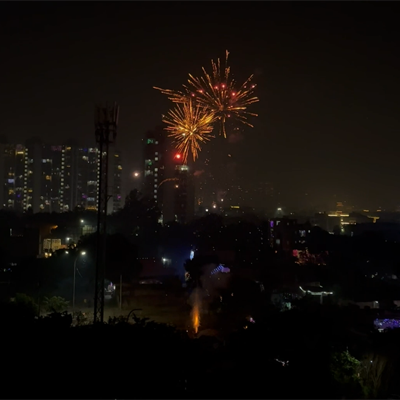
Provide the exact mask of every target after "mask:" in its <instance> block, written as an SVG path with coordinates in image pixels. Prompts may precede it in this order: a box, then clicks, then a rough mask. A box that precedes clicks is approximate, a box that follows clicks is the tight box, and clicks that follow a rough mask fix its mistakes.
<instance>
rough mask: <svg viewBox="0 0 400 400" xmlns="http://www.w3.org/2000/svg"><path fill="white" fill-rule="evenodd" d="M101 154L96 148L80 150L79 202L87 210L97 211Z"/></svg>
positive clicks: (77, 186) (78, 171) (77, 187)
mask: <svg viewBox="0 0 400 400" xmlns="http://www.w3.org/2000/svg"><path fill="white" fill-rule="evenodd" d="M99 160H100V152H99V150H98V149H97V148H96V147H84V148H79V149H78V161H77V185H76V190H77V201H76V205H77V206H78V207H80V208H83V209H85V210H96V209H97V194H98V181H99Z"/></svg>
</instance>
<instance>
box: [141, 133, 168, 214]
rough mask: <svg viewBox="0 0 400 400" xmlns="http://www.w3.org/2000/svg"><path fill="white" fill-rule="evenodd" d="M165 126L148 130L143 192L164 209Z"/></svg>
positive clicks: (145, 142) (145, 146)
mask: <svg viewBox="0 0 400 400" xmlns="http://www.w3.org/2000/svg"><path fill="white" fill-rule="evenodd" d="M165 136H166V135H165V132H164V130H163V128H161V127H159V128H156V129H155V130H153V131H148V132H146V135H145V138H144V173H143V176H144V180H143V194H144V195H145V196H146V197H148V198H151V199H154V201H155V202H156V203H157V205H158V206H159V207H160V210H162V209H163V201H164V196H163V195H164V188H163V186H160V183H161V182H163V180H164V178H165V157H166V150H167V149H166V141H165Z"/></svg>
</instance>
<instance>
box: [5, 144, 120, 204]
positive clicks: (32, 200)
mask: <svg viewBox="0 0 400 400" xmlns="http://www.w3.org/2000/svg"><path fill="white" fill-rule="evenodd" d="M113 154H114V155H115V160H114V161H115V162H112V163H111V164H110V169H111V168H112V172H113V173H111V174H110V175H111V180H110V182H109V193H110V195H111V196H112V197H113V201H112V202H110V203H111V209H110V212H112V211H116V210H117V209H119V208H120V207H121V186H122V176H121V175H122V166H121V153H120V152H119V151H117V150H115V151H113ZM99 157H100V155H99V151H98V149H97V148H95V147H93V148H80V147H77V146H69V145H47V144H42V143H40V142H38V141H28V142H27V143H26V145H21V144H17V145H15V144H0V179H1V187H0V188H1V189H0V204H1V208H7V209H12V210H15V211H19V212H26V211H29V210H31V211H33V212H64V211H69V210H73V209H74V208H75V207H80V208H84V209H89V210H90V209H91V210H95V209H97V193H98V175H99Z"/></svg>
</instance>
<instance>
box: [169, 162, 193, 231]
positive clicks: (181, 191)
mask: <svg viewBox="0 0 400 400" xmlns="http://www.w3.org/2000/svg"><path fill="white" fill-rule="evenodd" d="M181 160H182V156H181V155H180V154H176V155H175V157H174V161H175V173H174V178H175V180H174V182H175V185H174V189H175V190H174V215H175V220H176V221H177V222H179V223H181V224H185V223H187V222H189V221H191V220H192V219H193V217H194V207H195V206H194V203H195V188H194V181H193V174H192V173H191V172H190V171H189V166H188V165H187V164H183V163H182V161H181Z"/></svg>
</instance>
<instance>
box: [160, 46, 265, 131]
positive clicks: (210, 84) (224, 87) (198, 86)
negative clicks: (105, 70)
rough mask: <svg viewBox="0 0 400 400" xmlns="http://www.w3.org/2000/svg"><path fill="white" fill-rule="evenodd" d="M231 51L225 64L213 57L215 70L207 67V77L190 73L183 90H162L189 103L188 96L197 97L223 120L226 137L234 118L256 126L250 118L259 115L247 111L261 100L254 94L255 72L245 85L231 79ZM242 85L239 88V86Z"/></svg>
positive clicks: (174, 99)
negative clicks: (230, 121)
mask: <svg viewBox="0 0 400 400" xmlns="http://www.w3.org/2000/svg"><path fill="white" fill-rule="evenodd" d="M228 57H229V52H228V51H226V57H225V65H224V67H222V66H221V60H220V59H218V60H217V62H214V61H213V60H211V66H212V73H211V74H209V73H208V72H207V71H206V69H205V68H204V67H203V68H202V70H203V76H201V77H194V76H193V75H191V74H189V79H188V84H187V85H183V88H184V90H183V91H174V90H169V89H161V88H158V87H155V89H157V90H160V91H161V93H163V94H165V95H167V96H168V98H169V99H170V100H172V101H173V102H174V103H185V102H187V101H188V99H194V100H195V101H196V103H197V105H198V106H199V107H200V108H202V109H203V110H205V111H206V112H209V113H212V114H213V115H214V118H215V120H218V121H219V122H220V127H221V129H220V133H221V134H222V135H223V136H224V137H226V122H227V120H228V119H229V118H234V119H236V120H238V121H240V122H241V123H243V124H245V125H248V126H250V127H253V125H251V124H250V123H249V122H248V121H247V119H248V117H249V116H254V117H256V116H257V114H254V113H251V112H248V111H247V108H248V106H250V105H251V104H253V103H256V102H258V101H259V99H258V97H256V96H254V91H255V88H256V85H255V84H252V83H251V81H252V79H253V75H251V76H250V77H249V78H248V79H247V80H246V81H245V82H244V83H243V84H242V85H241V86H237V84H236V82H235V81H234V80H233V79H232V78H231V68H230V66H229V65H228ZM237 88H238V89H237Z"/></svg>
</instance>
